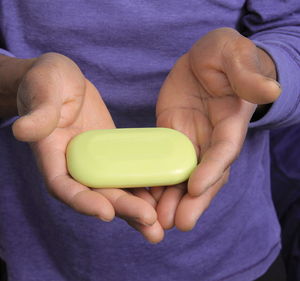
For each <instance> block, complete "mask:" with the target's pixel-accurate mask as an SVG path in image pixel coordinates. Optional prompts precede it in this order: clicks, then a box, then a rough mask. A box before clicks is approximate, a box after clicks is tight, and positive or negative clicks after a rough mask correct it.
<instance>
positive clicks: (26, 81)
mask: <svg viewBox="0 0 300 281" xmlns="http://www.w3.org/2000/svg"><path fill="white" fill-rule="evenodd" d="M61 90H62V89H61V81H60V78H59V76H58V75H57V73H55V71H54V70H47V69H46V68H45V67H40V66H37V67H33V68H32V69H31V70H29V71H28V72H27V74H26V76H25V77H24V78H23V80H22V82H21V83H20V86H19V90H18V98H17V105H18V111H19V114H20V115H21V116H22V117H21V118H20V119H18V120H17V121H16V122H15V123H14V125H13V132H14V135H15V137H16V138H17V139H19V140H21V141H28V142H33V141H37V140H40V139H42V138H44V137H46V136H48V135H50V133H51V132H52V131H53V130H54V129H55V128H56V127H57V124H58V122H59V118H60V109H61V105H62V99H61V96H60V91H61Z"/></svg>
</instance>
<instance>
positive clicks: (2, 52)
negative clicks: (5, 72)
mask: <svg viewBox="0 0 300 281" xmlns="http://www.w3.org/2000/svg"><path fill="white" fill-rule="evenodd" d="M0 55H5V56H9V57H14V55H13V54H12V53H10V52H8V51H7V50H5V49H1V48H0ZM17 118H18V117H17V116H15V117H11V118H4V119H1V118H0V129H1V128H3V127H6V126H9V125H11V124H12V123H13V122H14V121H15V120H16V119H17Z"/></svg>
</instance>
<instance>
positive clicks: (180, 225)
mask: <svg viewBox="0 0 300 281" xmlns="http://www.w3.org/2000/svg"><path fill="white" fill-rule="evenodd" d="M175 226H176V228H177V229H178V230H180V231H183V232H188V231H191V230H192V229H193V228H194V227H195V222H193V221H191V220H189V219H186V218H185V219H183V218H182V217H179V216H177V217H176V218H175Z"/></svg>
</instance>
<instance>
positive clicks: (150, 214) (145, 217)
mask: <svg viewBox="0 0 300 281" xmlns="http://www.w3.org/2000/svg"><path fill="white" fill-rule="evenodd" d="M138 221H139V222H140V223H142V224H144V225H146V226H152V225H154V224H155V223H156V221H157V213H156V212H155V210H154V209H153V208H152V209H151V210H150V209H149V211H147V212H144V213H143V214H142V215H141V216H140V217H139V219H138Z"/></svg>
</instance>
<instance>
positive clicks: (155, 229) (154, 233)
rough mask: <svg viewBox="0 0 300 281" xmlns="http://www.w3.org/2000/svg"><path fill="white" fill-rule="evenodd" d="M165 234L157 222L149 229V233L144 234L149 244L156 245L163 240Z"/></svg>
mask: <svg viewBox="0 0 300 281" xmlns="http://www.w3.org/2000/svg"><path fill="white" fill-rule="evenodd" d="M164 236H165V233H164V230H163V228H162V227H161V225H160V224H159V222H156V223H155V224H154V225H153V226H152V229H151V233H149V234H148V235H147V234H145V238H146V239H147V241H149V242H150V243H151V244H158V243H160V242H161V241H162V240H163V239H164Z"/></svg>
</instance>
